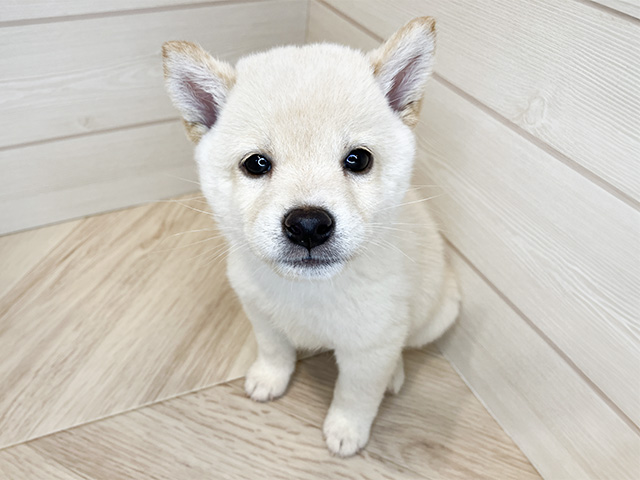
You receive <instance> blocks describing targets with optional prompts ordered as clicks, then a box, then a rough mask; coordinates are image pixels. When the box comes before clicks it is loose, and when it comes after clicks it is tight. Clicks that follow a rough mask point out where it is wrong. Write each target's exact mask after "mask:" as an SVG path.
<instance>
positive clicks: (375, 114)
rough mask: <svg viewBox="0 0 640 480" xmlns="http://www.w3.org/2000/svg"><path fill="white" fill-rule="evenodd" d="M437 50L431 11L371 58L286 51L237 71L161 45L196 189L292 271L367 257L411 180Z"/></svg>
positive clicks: (335, 268)
mask: <svg viewBox="0 0 640 480" xmlns="http://www.w3.org/2000/svg"><path fill="white" fill-rule="evenodd" d="M432 52H433V22H432V21H431V20H430V19H419V20H418V21H414V22H412V23H410V24H409V25H407V27H405V28H404V29H403V30H401V31H400V32H398V34H396V36H394V37H393V38H392V39H391V40H389V42H387V43H386V44H385V45H383V46H382V47H381V48H380V49H378V50H376V51H374V52H372V53H371V54H369V56H364V55H363V54H361V53H360V52H356V51H353V50H350V49H347V48H344V47H339V46H335V45H326V44H322V45H310V46H305V47H285V48H280V49H275V50H271V51H269V52H266V53H261V54H257V55H253V56H250V57H246V58H244V59H242V60H241V61H240V62H239V63H238V65H237V67H236V68H235V70H234V69H233V68H231V67H230V66H228V65H226V64H222V63H221V62H217V61H215V60H213V59H212V58H211V57H209V56H208V55H207V54H206V53H205V52H203V51H202V50H201V49H200V48H199V47H196V46H194V45H191V44H186V43H184V42H171V43H170V44H167V45H165V49H164V53H165V73H166V74H167V85H168V89H169V92H170V94H171V96H172V98H173V100H174V103H175V104H176V105H177V106H178V108H179V109H180V110H181V111H182V113H183V116H184V118H185V124H186V126H187V131H188V134H189V135H190V137H191V138H192V139H193V140H195V141H197V142H198V147H197V150H196V160H197V162H198V166H199V170H200V180H201V186H202V190H203V192H204V194H205V196H206V197H207V199H208V201H209V203H210V205H211V207H212V209H213V212H214V215H215V217H216V218H217V220H218V222H219V224H220V227H221V229H222V230H223V231H224V232H225V234H227V235H228V237H229V238H230V240H231V241H232V242H233V244H234V245H238V246H240V245H242V246H248V247H249V248H250V249H251V251H252V252H253V253H254V254H255V255H256V256H258V257H259V258H260V259H262V260H263V261H265V262H267V263H268V264H269V265H271V266H272V267H273V268H274V269H275V270H276V271H277V272H278V273H279V274H281V275H283V276H285V277H290V278H317V277H330V276H332V275H335V274H336V273H338V272H339V271H340V270H341V269H342V268H343V267H344V265H345V264H346V263H347V262H349V260H350V259H352V258H353V257H355V256H356V255H360V254H365V252H366V250H367V248H368V246H369V245H371V242H375V241H376V233H379V232H380V229H379V228H378V226H379V225H381V224H383V223H385V222H388V221H389V219H390V218H392V216H393V214H394V210H395V208H394V207H396V206H397V205H399V204H400V203H401V202H402V198H403V196H404V194H405V193H406V189H407V187H408V182H409V179H410V175H411V169H412V165H413V158H414V149H415V147H414V140H413V134H412V132H411V129H410V126H412V125H413V123H414V122H415V120H416V118H417V115H418V110H419V103H420V98H421V96H422V91H423V88H424V83H425V81H426V79H427V78H428V75H429V73H430V71H431V60H432Z"/></svg>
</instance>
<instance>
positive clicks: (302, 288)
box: [263, 282, 408, 348]
mask: <svg viewBox="0 0 640 480" xmlns="http://www.w3.org/2000/svg"><path fill="white" fill-rule="evenodd" d="M385 283H386V282H381V283H379V284H376V285H368V286H359V285H357V284H352V285H347V286H345V285H341V284H340V283H338V284H336V283H333V284H332V283H330V282H328V283H327V284H322V285H314V284H307V285H305V284H303V285H298V286H296V287H295V288H278V287H277V286H276V285H273V284H272V285H270V286H269V287H268V288H267V289H265V290H264V291H263V292H264V293H265V294H266V298H263V301H266V303H267V304H268V309H269V314H270V318H271V321H272V322H273V324H274V326H276V327H277V328H278V329H279V330H281V331H282V332H283V333H285V335H287V337H288V338H289V339H290V340H291V341H292V343H294V344H295V345H296V346H298V347H299V348H340V347H343V346H345V345H349V346H351V347H353V346H358V345H361V346H363V347H364V346H366V345H370V344H375V343H378V342H379V341H381V340H382V339H383V338H384V336H385V335H386V334H388V333H391V332H390V330H391V329H393V328H394V327H396V328H402V325H401V323H402V319H404V318H405V317H406V314H405V312H406V310H407V308H408V306H407V300H406V298H405V297H404V296H403V295H401V294H399V293H400V292H397V294H396V292H395V291H394V290H395V289H392V288H390V285H385Z"/></svg>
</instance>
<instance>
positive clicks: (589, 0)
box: [575, 0, 640, 25]
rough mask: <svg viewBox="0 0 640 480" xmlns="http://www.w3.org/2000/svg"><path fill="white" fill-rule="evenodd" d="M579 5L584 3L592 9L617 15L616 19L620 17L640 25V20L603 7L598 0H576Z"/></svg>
mask: <svg viewBox="0 0 640 480" xmlns="http://www.w3.org/2000/svg"><path fill="white" fill-rule="evenodd" d="M575 1H576V2H578V3H582V4H584V5H589V6H590V7H591V8H595V9H596V10H600V11H603V12H606V13H608V14H610V15H615V16H616V17H620V18H621V19H623V20H626V21H629V22H632V23H634V24H636V25H640V19H638V18H636V17H634V16H633V15H630V14H628V13H625V12H621V11H620V10H617V9H615V8H614V7H609V6H608V5H603V4H602V3H598V2H597V1H596V0H575Z"/></svg>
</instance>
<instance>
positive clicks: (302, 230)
mask: <svg viewBox="0 0 640 480" xmlns="http://www.w3.org/2000/svg"><path fill="white" fill-rule="evenodd" d="M282 225H283V226H284V231H285V233H286V235H287V237H288V238H289V240H291V241H292V242H293V243H295V244H296V245H302V246H303V247H305V248H306V249H307V250H309V251H311V249H312V248H313V247H317V246H318V245H322V244H323V243H324V242H326V241H327V240H328V239H329V237H330V236H331V232H333V225H334V221H333V217H332V216H331V215H330V214H329V212H327V211H325V210H322V209H321V208H314V207H306V208H296V209H295V210H291V211H290V212H289V213H287V214H286V215H285V217H284V220H283V221H282Z"/></svg>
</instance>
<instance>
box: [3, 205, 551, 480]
mask: <svg viewBox="0 0 640 480" xmlns="http://www.w3.org/2000/svg"><path fill="white" fill-rule="evenodd" d="M204 209H206V207H205V205H204V204H203V203H202V201H201V200H200V199H198V198H193V199H182V200H177V201H168V202H160V203H156V204H153V205H147V206H142V207H137V208H131V209H128V210H122V211H118V212H113V213H109V214H104V215H99V216H95V217H90V218H86V219H83V220H76V221H72V222H68V223H64V224H59V225H54V226H50V227H46V228H42V229H38V230H33V231H28V232H23V233H18V234H15V235H10V236H6V237H0V265H1V266H2V268H0V382H1V383H0V478H2V479H5V478H7V479H20V480H22V479H32V478H33V479H76V478H95V479H120V478H123V479H124V478H127V479H128V478H134V479H138V478H154V479H165V478H166V479H172V480H174V479H178V478H189V479H198V478H207V479H210V478H362V477H366V478H391V479H397V478H417V477H423V478H444V479H452V478H491V479H494V478H501V479H502V478H518V479H520V478H538V475H537V473H536V472H535V470H534V469H533V467H532V466H531V464H530V463H529V462H528V461H527V459H526V458H525V457H524V456H523V454H522V453H521V452H520V450H519V449H518V448H517V447H516V446H515V445H514V443H513V442H512V441H511V440H510V439H509V437H508V436H507V435H506V434H505V433H504V432H503V430H502V429H501V428H500V427H499V426H498V425H497V424H496V423H495V421H494V420H493V419H492V418H491V416H490V415H489V414H488V413H487V411H486V410H485V409H484V408H483V407H482V405H481V404H480V403H479V402H478V400H477V399H476V398H475V397H474V396H473V394H472V393H471V391H470V390H469V389H468V388H467V387H466V386H465V384H464V383H463V381H462V380H461V379H460V377H458V375H457V374H456V373H455V372H454V370H453V369H452V368H451V366H450V365H449V364H448V363H447V361H446V360H445V359H444V358H443V357H442V356H441V355H440V354H439V353H438V352H437V351H436V350H435V349H427V350H422V351H412V352H407V353H406V354H405V365H406V368H407V381H406V383H405V387H404V389H403V390H402V392H401V393H400V394H399V395H398V396H395V397H387V398H386V399H385V401H384V403H383V405H382V407H381V411H380V415H379V417H378V419H377V421H376V423H375V424H374V427H373V431H372V438H371V441H370V443H369V445H368V446H367V448H366V450H365V451H364V452H362V453H361V454H359V455H357V456H355V457H353V458H350V459H346V460H343V459H338V458H334V457H331V456H330V455H329V453H328V452H327V450H326V448H325V446H324V443H323V440H322V434H321V425H322V420H323V416H324V414H325V412H326V410H327V407H328V405H329V403H330V400H331V390H332V386H333V382H334V380H335V376H336V368H335V365H334V363H333V360H332V358H331V356H330V355H329V354H323V355H320V356H316V357H312V358H306V359H304V360H301V361H300V362H299V365H298V370H297V372H296V374H295V376H294V379H293V382H292V385H291V387H290V389H289V391H288V392H287V394H286V395H285V396H284V397H283V398H281V399H279V400H277V401H275V402H272V403H269V404H257V403H254V402H252V401H250V400H249V399H247V398H246V397H245V396H244V393H243V390H242V378H240V377H241V376H242V375H243V374H244V372H245V370H246V368H247V367H248V366H249V365H250V363H251V361H252V360H253V357H254V354H255V344H254V341H253V337H252V334H251V330H250V326H249V323H248V321H247V320H246V318H245V317H244V314H243V312H242V310H241V308H240V306H239V304H238V302H237V300H236V298H235V296H234V293H233V291H232V290H231V289H230V287H229V285H228V283H227V281H226V277H225V273H224V253H225V249H226V247H225V245H224V244H223V242H221V240H220V238H219V237H217V235H218V234H217V233H216V231H215V230H214V228H213V225H212V223H211V221H210V219H209V218H208V216H207V215H206V214H204V213H203V212H201V211H199V210H204Z"/></svg>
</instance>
